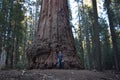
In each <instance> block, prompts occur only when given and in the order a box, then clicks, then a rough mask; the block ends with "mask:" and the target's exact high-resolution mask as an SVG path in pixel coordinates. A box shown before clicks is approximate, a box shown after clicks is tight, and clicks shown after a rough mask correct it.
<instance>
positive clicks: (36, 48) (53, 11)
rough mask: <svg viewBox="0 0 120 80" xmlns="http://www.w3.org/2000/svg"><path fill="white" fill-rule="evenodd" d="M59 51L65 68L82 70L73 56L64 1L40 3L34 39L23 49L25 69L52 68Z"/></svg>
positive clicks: (45, 0) (76, 58) (46, 0)
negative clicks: (26, 60) (26, 65)
mask: <svg viewBox="0 0 120 80" xmlns="http://www.w3.org/2000/svg"><path fill="white" fill-rule="evenodd" d="M60 50H61V51H62V54H63V60H64V68H65V69H71V68H77V69H81V68H83V66H82V64H81V61H80V59H79V58H78V56H76V49H75V45H74V38H73V34H72V30H71V27H70V26H69V13H68V4H67V0H43V1H42V7H41V14H40V19H39V25H38V30H37V33H36V38H35V41H34V42H33V44H32V45H31V46H30V47H29V48H28V50H27V57H28V68H30V69H42V68H45V69H46V68H56V67H57V62H58V61H57V55H58V52H59V51H60Z"/></svg>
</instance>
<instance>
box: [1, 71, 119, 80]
mask: <svg viewBox="0 0 120 80" xmlns="http://www.w3.org/2000/svg"><path fill="white" fill-rule="evenodd" d="M0 80H120V74H112V73H111V72H110V71H107V72H95V71H88V70H9V71H0Z"/></svg>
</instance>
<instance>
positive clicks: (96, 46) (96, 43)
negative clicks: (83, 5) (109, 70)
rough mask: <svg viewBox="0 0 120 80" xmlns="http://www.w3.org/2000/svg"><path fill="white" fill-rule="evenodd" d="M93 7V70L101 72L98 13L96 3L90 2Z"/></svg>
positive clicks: (94, 0)
mask: <svg viewBox="0 0 120 80" xmlns="http://www.w3.org/2000/svg"><path fill="white" fill-rule="evenodd" d="M92 5H93V13H94V23H93V24H94V26H93V35H94V38H93V39H94V40H93V41H94V45H93V47H94V52H95V60H96V62H95V68H96V69H97V70H101V69H102V66H101V46H100V39H99V27H98V26H99V25H98V13H97V3H96V0H92Z"/></svg>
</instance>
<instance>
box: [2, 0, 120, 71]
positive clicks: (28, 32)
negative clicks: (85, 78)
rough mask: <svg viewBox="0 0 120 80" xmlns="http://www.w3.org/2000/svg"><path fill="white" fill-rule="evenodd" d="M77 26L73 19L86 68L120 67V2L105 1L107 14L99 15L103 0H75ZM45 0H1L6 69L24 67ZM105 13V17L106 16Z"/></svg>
mask: <svg viewBox="0 0 120 80" xmlns="http://www.w3.org/2000/svg"><path fill="white" fill-rule="evenodd" d="M75 1H76V2H77V6H76V8H78V9H77V11H76V14H77V17H76V20H77V22H76V25H73V23H72V10H71V6H72V4H71V5H70V2H69V0H68V2H69V4H68V6H69V13H70V14H69V20H70V25H71V28H72V29H73V34H74V38H75V44H76V49H77V55H78V56H79V57H80V59H81V61H82V63H83V64H84V67H85V69H97V70H101V69H116V70H120V61H119V60H120V59H119V58H120V1H119V0H103V1H102V3H103V9H104V11H103V15H102V14H101V15H100V16H98V13H99V12H98V10H97V4H99V2H100V0H98V1H96V0H91V6H88V5H85V2H87V0H75ZM40 7H41V0H36V1H32V0H0V54H1V53H2V47H5V50H6V52H7V60H6V68H10V69H11V68H15V69H24V68H26V66H27V65H26V64H27V57H26V50H27V48H28V46H30V45H31V44H32V42H33V41H34V37H35V33H36V31H37V27H38V26H37V25H38V21H39V14H40ZM104 16H105V17H104Z"/></svg>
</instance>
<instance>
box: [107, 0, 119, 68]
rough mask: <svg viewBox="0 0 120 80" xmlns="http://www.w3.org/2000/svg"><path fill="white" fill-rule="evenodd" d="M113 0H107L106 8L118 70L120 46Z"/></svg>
mask: <svg viewBox="0 0 120 80" xmlns="http://www.w3.org/2000/svg"><path fill="white" fill-rule="evenodd" d="M110 4H111V0H106V8H107V14H108V19H109V25H110V31H111V36H112V44H113V53H114V59H115V67H116V70H120V66H119V65H120V63H119V59H118V56H119V55H118V46H117V37H116V34H115V28H114V25H113V17H112V15H111V13H113V11H112V10H111V8H110Z"/></svg>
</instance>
